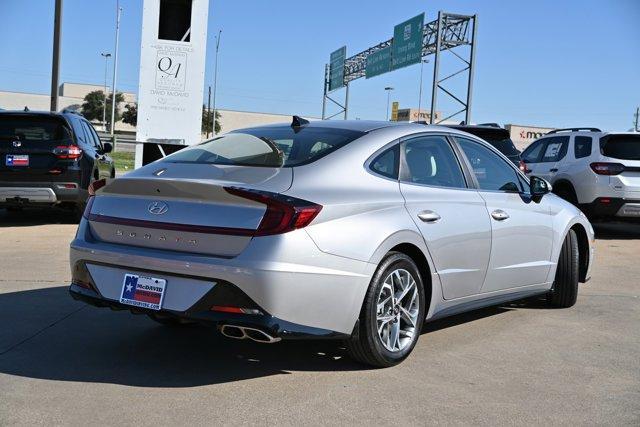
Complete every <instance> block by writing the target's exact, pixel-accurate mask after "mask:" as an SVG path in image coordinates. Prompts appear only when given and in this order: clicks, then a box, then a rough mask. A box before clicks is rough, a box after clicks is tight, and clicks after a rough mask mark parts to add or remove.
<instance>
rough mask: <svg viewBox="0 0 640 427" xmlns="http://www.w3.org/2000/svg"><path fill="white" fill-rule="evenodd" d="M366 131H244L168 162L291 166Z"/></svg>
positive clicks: (286, 128) (191, 149) (280, 128)
mask: <svg viewBox="0 0 640 427" xmlns="http://www.w3.org/2000/svg"><path fill="white" fill-rule="evenodd" d="M362 135H364V132H358V131H352V130H346V129H332V128H321V127H301V128H295V129H294V128H292V127H290V126H277V127H263V128H252V129H244V130H240V131H237V132H231V133H228V134H226V135H222V136H219V137H217V138H214V139H212V140H209V141H206V142H203V143H202V144H198V145H195V146H192V147H189V148H185V149H184V150H180V151H178V152H176V153H174V154H172V155H170V156H167V157H166V158H165V159H164V161H167V162H180V163H202V164H215V165H237V166H262V167H287V166H299V165H303V164H307V163H311V162H314V161H316V160H318V159H319V158H321V157H324V156H326V155H327V154H329V153H331V152H332V151H335V150H337V149H339V148H340V147H343V146H344V145H346V144H348V143H350V142H351V141H353V140H355V139H357V138H359V137H361V136H362Z"/></svg>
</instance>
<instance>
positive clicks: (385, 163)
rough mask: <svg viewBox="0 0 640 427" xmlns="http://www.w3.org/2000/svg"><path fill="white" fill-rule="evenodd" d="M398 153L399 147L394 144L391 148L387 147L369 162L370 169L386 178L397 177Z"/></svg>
mask: <svg viewBox="0 0 640 427" xmlns="http://www.w3.org/2000/svg"><path fill="white" fill-rule="evenodd" d="M398 153H399V148H398V145H397V144H396V145H395V146H394V147H393V148H390V149H388V150H387V151H385V152H384V153H382V154H380V155H379V156H378V157H376V158H375V159H374V160H373V162H371V166H370V168H371V170H372V171H374V172H375V173H377V174H380V175H382V176H386V177H387V178H394V179H397V178H398Z"/></svg>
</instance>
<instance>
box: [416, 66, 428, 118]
mask: <svg viewBox="0 0 640 427" xmlns="http://www.w3.org/2000/svg"><path fill="white" fill-rule="evenodd" d="M427 62H429V60H428V59H423V60H422V61H420V92H419V94H418V120H420V115H421V114H422V70H423V69H424V64H426V63H427Z"/></svg>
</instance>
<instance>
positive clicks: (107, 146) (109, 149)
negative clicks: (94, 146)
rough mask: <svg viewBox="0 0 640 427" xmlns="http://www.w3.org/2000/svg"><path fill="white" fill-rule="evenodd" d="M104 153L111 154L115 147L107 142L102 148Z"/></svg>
mask: <svg viewBox="0 0 640 427" xmlns="http://www.w3.org/2000/svg"><path fill="white" fill-rule="evenodd" d="M102 151H103V153H104V154H107V153H110V152H112V151H113V145H112V144H111V143H110V142H105V143H104V145H103V146H102Z"/></svg>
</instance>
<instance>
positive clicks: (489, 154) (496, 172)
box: [456, 137, 522, 192]
mask: <svg viewBox="0 0 640 427" xmlns="http://www.w3.org/2000/svg"><path fill="white" fill-rule="evenodd" d="M456 141H457V142H458V144H459V145H460V148H462V151H464V154H465V155H466V156H467V159H468V160H469V163H470V164H471V167H472V169H473V173H474V175H475V177H476V179H477V180H478V186H479V187H480V189H481V190H491V191H507V192H520V191H521V190H522V187H521V186H520V179H519V175H518V173H517V172H516V171H515V169H513V168H512V167H511V166H510V165H509V164H507V162H505V161H504V160H503V159H502V158H501V157H500V156H498V155H497V154H496V153H494V152H493V151H491V150H490V149H489V148H487V147H485V146H483V145H482V144H480V143H479V142H475V141H471V140H469V139H466V138H460V137H456Z"/></svg>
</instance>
